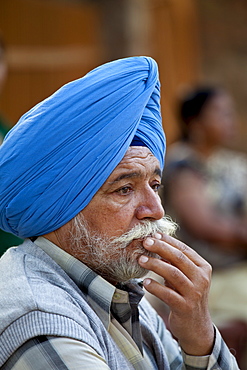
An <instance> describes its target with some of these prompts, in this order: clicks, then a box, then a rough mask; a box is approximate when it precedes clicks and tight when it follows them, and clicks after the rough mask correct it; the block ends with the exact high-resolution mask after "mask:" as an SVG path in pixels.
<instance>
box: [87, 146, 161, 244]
mask: <svg viewBox="0 0 247 370" xmlns="http://www.w3.org/2000/svg"><path fill="white" fill-rule="evenodd" d="M160 183H161V170H160V166H159V161H158V160H157V159H156V158H155V157H154V155H153V154H152V153H151V152H150V150H149V149H148V148H146V147H130V148H129V149H128V151H127V153H126V154H125V156H124V158H123V159H122V161H121V162H120V163H119V165H118V166H117V167H116V168H115V170H114V171H113V172H112V174H111V175H110V176H109V178H108V179H107V180H106V182H105V183H104V184H103V186H102V187H101V188H100V190H99V191H98V192H97V193H96V194H95V196H94V197H93V199H92V200H91V202H90V203H89V204H88V205H87V207H86V208H84V210H83V211H82V214H83V216H84V218H85V220H86V221H87V223H88V225H89V227H90V228H91V229H92V230H93V231H95V232H98V233H99V234H100V235H105V236H108V237H116V236H119V235H121V234H123V233H125V232H126V231H129V230H130V229H131V228H133V227H134V226H135V225H136V224H138V223H140V221H142V220H147V219H148V220H151V221H154V220H159V219H160V218H162V217H163V216H164V210H163V208H162V206H161V201H160V198H159V195H158V189H159V187H160Z"/></svg>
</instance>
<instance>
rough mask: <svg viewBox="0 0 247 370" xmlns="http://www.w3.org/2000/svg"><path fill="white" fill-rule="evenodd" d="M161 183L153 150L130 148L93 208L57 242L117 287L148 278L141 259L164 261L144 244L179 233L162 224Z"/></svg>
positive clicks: (166, 221)
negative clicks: (158, 236)
mask: <svg viewBox="0 0 247 370" xmlns="http://www.w3.org/2000/svg"><path fill="white" fill-rule="evenodd" d="M160 182H161V172H160V168H159V162H158V160H157V159H156V158H155V157H154V156H153V155H152V153H151V152H150V151H149V149H147V148H145V147H130V148H129V149H128V151H127V153H126V155H125V156H124V158H123V160H122V161H121V162H120V164H119V165H118V166H117V167H116V169H115V170H114V171H113V172H112V174H111V175H110V176H109V178H108V179H107V180H106V182H105V183H104V184H103V186H102V187H101V188H100V190H99V191H98V192H97V193H96V194H95V196H94V197H93V199H92V200H91V202H90V203H89V204H88V206H87V207H86V208H85V209H84V210H83V211H81V212H80V213H79V214H78V215H77V216H76V217H75V218H73V219H72V220H71V221H70V223H68V224H66V225H64V226H63V227H62V228H61V232H62V235H67V237H65V239H64V237H63V236H62V238H61V239H60V237H59V235H58V234H59V233H60V232H59V230H58V231H57V232H55V233H56V235H57V241H58V242H60V245H63V246H64V249H65V250H67V251H68V252H69V253H70V254H72V255H73V256H74V257H76V258H77V259H79V260H81V261H82V262H84V263H85V264H86V265H87V266H88V267H90V268H91V269H92V270H94V271H95V272H97V273H98V274H99V275H101V276H102V277H104V278H105V279H106V280H108V281H109V282H111V283H113V284H115V283H117V282H124V281H127V280H130V279H133V278H140V277H143V276H144V275H146V274H147V270H146V269H144V268H143V267H141V266H140V265H139V263H138V259H139V257H140V256H141V255H143V254H146V255H151V256H154V257H156V258H159V257H158V256H157V255H153V254H152V253H151V252H148V251H147V250H146V249H145V248H144V247H143V245H142V243H143V240H144V239H145V238H146V237H147V236H148V235H155V234H156V233H165V234H172V233H173V232H174V231H175V229H176V226H175V224H174V223H173V222H171V221H170V220H169V219H165V218H162V217H163V216H164V211H163V208H162V206H161V202H160V198H159V195H158V189H159V186H160ZM161 218H162V220H161ZM64 228H66V229H67V232H66V231H65V234H64V232H63V231H62V230H65V229H64ZM60 235H61V234H60ZM62 239H63V240H64V243H61V240H62Z"/></svg>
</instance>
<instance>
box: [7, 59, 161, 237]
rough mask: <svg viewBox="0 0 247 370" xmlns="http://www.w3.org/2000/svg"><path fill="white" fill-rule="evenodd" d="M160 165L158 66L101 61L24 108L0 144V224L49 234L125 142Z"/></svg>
mask: <svg viewBox="0 0 247 370" xmlns="http://www.w3.org/2000/svg"><path fill="white" fill-rule="evenodd" d="M131 143H133V144H132V145H143V146H146V147H148V148H149V149H150V151H151V152H152V153H153V154H154V156H155V157H156V158H157V159H158V160H159V162H160V165H161V168H163V165H164V153H165V136H164V132H163V129H162V123H161V114H160V83H159V77H158V67H157V64H156V62H155V61H154V60H153V59H152V58H150V57H131V58H124V59H120V60H116V61H113V62H109V63H106V64H104V65H102V66H100V67H97V68H95V69H94V70H92V71H91V72H89V73H88V74H86V75H85V76H84V77H82V78H80V79H78V80H75V81H72V82H70V83H68V84H66V85H64V86H63V87H61V88H60V89H59V90H58V91H56V92H55V93H54V94H53V95H51V96H50V97H48V98H47V99H45V100H44V101H42V102H41V103H39V104H37V105H36V106H35V107H33V108H32V109H31V110H30V111H29V112H27V113H26V114H24V115H23V116H22V117H21V118H20V120H19V121H18V123H17V124H16V125H15V126H14V127H13V128H12V130H10V132H9V133H8V134H7V136H6V138H5V140H4V142H3V144H2V145H1V146H0V228H2V229H3V230H5V231H7V232H10V233H13V234H15V235H18V236H20V237H23V238H24V237H30V236H38V235H43V234H46V233H49V232H51V231H54V230H56V229H58V228H59V227H61V226H62V225H64V224H66V223H67V222H68V221H69V220H71V219H72V218H73V217H74V216H75V215H77V214H78V213H79V212H80V211H81V210H82V209H83V208H85V207H86V205H87V204H88V203H89V202H90V200H91V199H92V197H93V196H94V194H95V193H96V192H97V191H98V190H99V188H100V187H101V186H102V184H103V183H104V182H105V181H106V179H107V178H108V177H109V175H110V174H111V173H112V171H113V170H114V168H115V167H116V166H117V165H118V164H119V162H120V161H121V160H122V158H123V157H124V155H125V153H126V151H127V149H128V147H129V146H130V145H131Z"/></svg>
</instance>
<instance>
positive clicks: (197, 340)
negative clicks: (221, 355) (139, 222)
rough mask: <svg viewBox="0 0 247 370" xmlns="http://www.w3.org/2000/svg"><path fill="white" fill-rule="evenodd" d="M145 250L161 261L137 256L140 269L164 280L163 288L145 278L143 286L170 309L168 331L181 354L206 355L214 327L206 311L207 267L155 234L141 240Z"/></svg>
mask: <svg viewBox="0 0 247 370" xmlns="http://www.w3.org/2000/svg"><path fill="white" fill-rule="evenodd" d="M143 246H144V247H145V249H147V250H149V251H151V252H154V253H156V254H158V255H159V256H160V257H161V259H158V258H151V257H146V256H141V257H140V259H139V263H140V265H141V266H142V267H145V268H146V269H148V270H151V271H154V272H155V273H156V274H158V275H160V276H161V277H163V278H164V285H161V284H160V283H158V282H156V281H154V280H152V279H149V278H147V279H145V280H144V287H145V288H146V289H147V291H148V292H150V293H152V294H154V295H155V296H156V297H158V298H160V299H161V300H162V301H164V302H165V303H166V304H167V305H168V306H169V307H170V310H171V312H170V316H169V321H170V329H171V331H172V333H173V335H174V336H175V337H176V338H177V339H178V341H179V343H180V345H181V347H182V348H183V350H184V352H186V353H187V354H189V355H193V356H205V355H209V354H210V353H211V351H212V348H213V344H214V328H213V324H212V321H211V318H210V314H209V311H208V292H209V287H210V280H211V272H212V269H211V266H210V265H209V264H208V263H207V262H206V261H205V260H204V259H203V258H202V257H200V256H199V255H198V254H197V253H196V252H195V251H194V250H193V249H191V248H189V247H188V246H187V245H185V244H184V243H182V242H180V241H179V240H177V239H175V238H173V237H171V236H167V235H164V234H163V235H161V234H156V235H155V236H154V237H152V238H151V237H148V238H147V239H145V240H144V241H143Z"/></svg>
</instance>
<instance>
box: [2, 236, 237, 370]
mask: <svg viewBox="0 0 247 370" xmlns="http://www.w3.org/2000/svg"><path fill="white" fill-rule="evenodd" d="M35 244H36V245H38V246H39V247H40V248H42V249H43V250H44V251H45V252H46V253H47V254H48V255H50V257H51V258H52V259H53V260H54V261H55V262H56V263H57V264H59V265H60V267H62V268H63V270H64V271H65V272H66V273H67V274H68V275H69V276H70V277H71V279H73V281H74V282H75V283H76V284H77V285H78V287H79V288H80V289H81V290H82V291H83V292H84V294H86V296H87V299H88V303H89V304H90V305H91V307H92V309H93V310H94V311H95V312H96V314H97V315H98V317H99V318H100V319H101V321H102V323H103V324H104V326H105V328H106V329H107V330H108V332H109V334H110V335H111V336H112V338H113V340H114V341H115V342H116V344H117V345H118V347H119V348H120V349H121V351H122V353H123V354H124V355H125V357H126V358H127V359H128V360H129V362H130V363H131V364H132V366H133V368H135V369H140V370H144V369H157V367H156V366H155V362H154V358H153V357H152V354H151V353H150V352H147V351H146V348H145V346H144V347H143V345H142V338H141V331H140V325H139V320H138V313H137V311H136V308H137V304H138V300H140V298H141V296H142V293H141V290H140V288H139V286H138V284H135V285H134V289H132V290H131V292H132V293H130V296H131V295H132V294H133V300H132V299H129V288H130V287H127V288H126V287H124V289H125V290H123V289H118V288H116V287H114V286H113V285H111V284H110V283H108V282H107V281H106V280H104V279H103V278H102V277H101V276H99V275H97V274H96V273H95V272H93V271H92V270H91V269H90V268H88V267H87V266H86V265H84V264H83V263H82V262H80V261H79V260H77V259H75V258H74V257H73V256H71V255H69V254H68V253H66V252H65V251H63V250H62V249H60V248H59V247H57V246H56V245H54V244H53V243H51V242H50V241H48V240H47V239H45V238H41V237H40V238H38V239H37V240H36V241H35ZM121 288H123V287H121ZM132 288H133V287H132ZM126 290H127V291H126ZM131 301H132V302H131ZM131 306H132V307H131ZM133 306H135V307H134V316H133V315H132V312H133ZM133 318H134V320H133ZM164 330H165V327H164ZM166 347H169V344H168V346H167V343H166ZM221 347H222V348H223V346H222V339H221V338H220V336H219V334H218V333H217V334H216V341H215V346H214V351H213V354H212V355H211V356H203V357H195V356H188V355H185V354H184V353H183V358H184V363H185V364H186V366H185V367H183V368H187V369H193V368H194V369H211V368H213V369H224V366H223V367H222V366H221V364H224V363H225V369H237V367H230V368H229V367H227V366H228V358H229V354H228V353H224V351H223V350H222V349H220V348H221ZM172 348H174V345H173V346H171V352H172ZM176 356H179V357H180V362H181V354H180V353H179V350H177V352H176V353H174V354H173V353H170V354H169V356H168V357H169V359H170V361H171V363H172V364H175V363H176ZM85 364H86V366H85ZM172 364H171V369H172V368H173V367H172ZM96 367H97V368H98V369H102V370H105V369H108V370H109V367H108V365H107V364H106V363H105V360H104V359H103V358H102V357H101V356H99V355H98V354H97V352H96V351H95V350H94V349H92V348H91V347H89V346H88V345H86V344H85V343H82V342H80V341H78V340H73V339H70V338H58V337H46V336H39V337H36V338H33V339H31V340H29V341H27V342H26V343H25V344H24V345H22V346H21V347H20V348H19V349H18V350H17V351H16V352H15V354H14V355H13V356H11V358H10V360H8V361H7V363H6V365H4V367H3V368H2V369H3V370H8V369H13V370H19V369H21V370H31V369H44V368H49V369H54V370H58V369H59V370H60V369H70V370H71V369H80V368H86V369H95V368H96ZM176 368H177V367H176Z"/></svg>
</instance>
